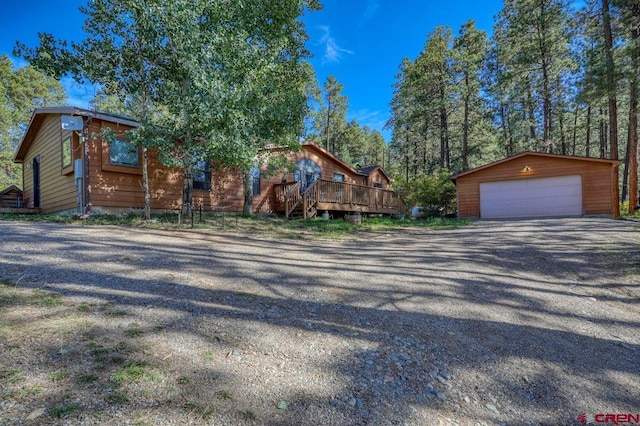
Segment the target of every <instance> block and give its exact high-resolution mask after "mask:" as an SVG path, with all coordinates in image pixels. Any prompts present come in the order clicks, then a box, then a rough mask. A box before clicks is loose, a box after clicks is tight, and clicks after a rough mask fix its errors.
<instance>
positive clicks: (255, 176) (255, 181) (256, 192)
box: [251, 167, 260, 195]
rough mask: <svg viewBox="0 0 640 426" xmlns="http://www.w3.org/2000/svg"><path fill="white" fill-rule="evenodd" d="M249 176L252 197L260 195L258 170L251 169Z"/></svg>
mask: <svg viewBox="0 0 640 426" xmlns="http://www.w3.org/2000/svg"><path fill="white" fill-rule="evenodd" d="M251 176H252V177H253V195H260V169H259V168H257V167H254V168H252V169H251Z"/></svg>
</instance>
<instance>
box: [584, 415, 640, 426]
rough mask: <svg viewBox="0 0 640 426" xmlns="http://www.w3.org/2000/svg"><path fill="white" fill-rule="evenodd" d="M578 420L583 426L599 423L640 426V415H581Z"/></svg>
mask: <svg viewBox="0 0 640 426" xmlns="http://www.w3.org/2000/svg"><path fill="white" fill-rule="evenodd" d="M576 420H578V423H580V424H583V425H590V424H598V423H605V424H606V423H609V424H614V425H622V424H640V413H618V414H612V413H606V414H605V413H598V414H596V415H594V416H591V415H589V414H586V413H580V415H579V416H578V417H577V418H576Z"/></svg>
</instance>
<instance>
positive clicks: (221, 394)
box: [216, 390, 233, 399]
mask: <svg viewBox="0 0 640 426" xmlns="http://www.w3.org/2000/svg"><path fill="white" fill-rule="evenodd" d="M216 397H217V398H218V399H233V395H231V392H229V391H226V390H220V391H218V392H216Z"/></svg>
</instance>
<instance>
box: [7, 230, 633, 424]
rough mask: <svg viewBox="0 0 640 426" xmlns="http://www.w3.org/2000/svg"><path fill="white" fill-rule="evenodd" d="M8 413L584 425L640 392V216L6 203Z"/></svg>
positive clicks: (219, 420)
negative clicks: (364, 222)
mask: <svg viewBox="0 0 640 426" xmlns="http://www.w3.org/2000/svg"><path fill="white" fill-rule="evenodd" d="M0 235H2V237H1V240H0V250H1V252H2V257H0V350H1V352H0V395H1V398H0V410H1V411H2V421H0V423H1V424H25V425H28V424H34V425H35V424H38V425H40V424H125V423H127V424H138V425H145V424H149V425H151V424H216V425H220V424H230V425H231V424H267V425H281V424H291V425H311V424H335V425H343V424H372V425H384V424H415V425H419V424H461V425H467V424H469V425H475V424H514V425H520V424H577V421H576V418H577V416H578V415H579V414H580V413H586V414H587V415H588V416H593V415H595V414H596V413H636V412H638V411H639V410H640V386H638V383H640V364H639V363H638V359H640V330H639V328H640V310H639V306H640V277H639V276H638V272H637V271H638V266H639V265H640V232H639V228H638V224H637V223H632V222H622V221H612V220H605V219H566V220H532V221H519V222H477V223H474V224H473V225H471V226H468V227H463V228H460V229H456V230H446V231H427V230H422V229H406V230H401V231H385V232H382V233H371V234H369V235H367V237H366V238H357V239H354V238H350V239H349V240H336V241H306V240H295V241H291V240H277V239H269V238H261V237H257V236H255V234H254V235H253V236H251V235H246V236H229V235H228V234H217V233H215V232H210V231H206V232H205V231H198V230H195V231H192V232H180V231H166V230H165V231H163V230H150V229H130V228H121V227H76V226H65V225H57V224H46V223H20V222H0Z"/></svg>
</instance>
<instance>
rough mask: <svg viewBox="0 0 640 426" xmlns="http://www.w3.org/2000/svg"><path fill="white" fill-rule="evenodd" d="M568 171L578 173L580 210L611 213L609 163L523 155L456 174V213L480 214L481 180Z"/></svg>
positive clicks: (561, 174)
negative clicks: (580, 191) (527, 169)
mask: <svg viewBox="0 0 640 426" xmlns="http://www.w3.org/2000/svg"><path fill="white" fill-rule="evenodd" d="M525 166H529V167H530V170H529V171H525V170H524V169H525ZM572 175H579V176H581V177H582V206H583V214H585V215H602V214H604V215H610V214H612V204H613V202H612V200H613V198H612V195H611V194H612V182H613V181H612V179H613V168H612V165H611V163H606V162H596V161H589V160H586V159H585V160H581V159H575V158H566V159H565V158H551V157H538V156H535V155H527V156H523V157H519V158H515V159H513V160H511V161H506V162H503V163H500V164H497V165H495V166H492V167H487V168H485V169H482V170H479V171H477V172H473V173H470V174H467V175H465V176H460V177H458V178H457V180H456V188H457V197H458V216H460V217H480V184H481V183H484V182H498V181H512V180H521V179H535V178H545V177H559V176H572Z"/></svg>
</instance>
